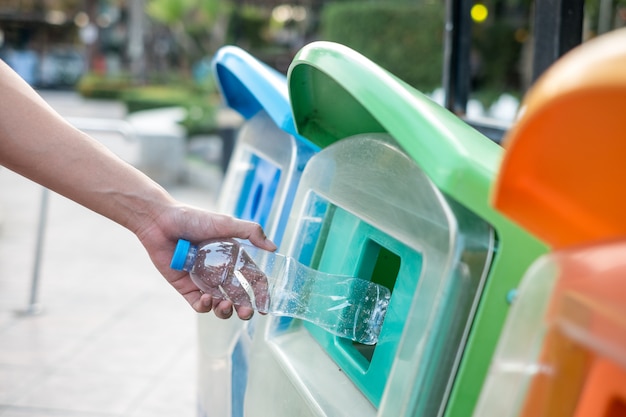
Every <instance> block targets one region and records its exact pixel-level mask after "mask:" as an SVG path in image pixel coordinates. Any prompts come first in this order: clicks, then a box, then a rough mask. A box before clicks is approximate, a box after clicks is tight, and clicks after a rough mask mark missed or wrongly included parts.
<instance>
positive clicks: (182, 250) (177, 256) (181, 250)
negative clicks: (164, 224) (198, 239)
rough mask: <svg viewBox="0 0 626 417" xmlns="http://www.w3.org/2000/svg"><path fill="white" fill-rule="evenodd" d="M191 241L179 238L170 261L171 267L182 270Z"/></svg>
mask: <svg viewBox="0 0 626 417" xmlns="http://www.w3.org/2000/svg"><path fill="white" fill-rule="evenodd" d="M190 247H191V243H190V242H189V241H188V240H185V239H178V243H177V244H176V249H175V250H174V255H172V262H170V268H172V269H176V270H178V271H182V270H183V268H184V267H185V261H186V260H187V253H188V252H189V248H190Z"/></svg>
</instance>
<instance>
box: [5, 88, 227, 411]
mask: <svg viewBox="0 0 626 417" xmlns="http://www.w3.org/2000/svg"><path fill="white" fill-rule="evenodd" d="M45 97H46V98H47V99H49V101H50V103H51V104H53V106H55V107H56V108H58V109H59V110H60V111H61V112H62V114H65V115H70V116H81V115H86V116H93V115H97V116H98V117H103V114H107V115H110V117H119V116H120V115H121V114H123V111H122V110H121V108H120V107H119V106H117V105H116V104H111V103H95V104H93V103H87V104H86V103H84V102H81V101H80V100H79V99H77V98H75V97H66V96H65V95H63V94H49V95H47V96H45ZM101 140H102V141H103V142H105V143H106V144H107V145H110V146H111V147H112V148H113V149H114V150H115V151H116V152H118V153H120V154H124V153H125V152H126V153H127V154H129V155H130V154H132V152H133V150H132V149H127V147H128V146H129V145H128V144H125V143H124V141H123V140H121V139H120V138H112V137H108V138H103V139H101ZM131 162H132V161H131ZM216 189H217V187H216V186H215V184H214V186H213V187H203V188H198V187H190V186H177V187H174V188H171V189H170V191H171V192H172V194H173V195H174V196H175V197H177V198H178V199H180V200H181V201H185V202H188V203H190V204H194V205H197V206H201V207H205V208H209V209H210V208H212V207H213V204H214V200H215V190H216ZM42 194H43V190H42V188H41V187H39V186H38V185H36V184H34V183H32V182H30V181H28V180H25V179H23V178H22V177H20V176H18V175H16V174H14V173H12V172H10V171H8V170H6V169H4V168H0V417H52V416H65V417H72V416H81V417H96V416H100V417H103V416H125V417H144V416H146V417H147V416H150V417H160V416H176V417H191V416H194V415H195V408H196V372H195V364H196V316H195V313H194V312H193V310H192V309H191V307H189V306H188V305H187V304H186V302H185V301H184V300H183V298H182V297H180V296H179V295H178V294H177V293H176V292H175V291H174V290H173V289H172V288H171V287H169V285H168V284H167V283H166V282H165V280H164V279H163V278H162V277H161V276H160V275H159V274H158V273H157V272H156V270H155V269H154V267H153V265H152V264H151V263H150V261H149V259H148V257H147V255H146V254H145V252H144V250H143V247H142V246H141V245H140V244H139V242H138V241H137V240H136V239H135V237H134V236H133V235H132V234H131V233H129V232H128V231H126V230H125V229H123V228H121V227H120V226H117V225H116V224H114V223H112V222H110V221H108V220H107V219H104V218H102V217H100V216H98V215H96V214H94V213H92V212H90V211H88V210H86V209H84V208H83V207H81V206H78V205H76V204H75V203H73V202H71V201H69V200H67V199H65V198H63V197H60V196H58V195H56V194H53V193H51V194H49V207H48V214H47V227H46V234H45V239H44V245H43V248H44V250H43V257H42V263H41V270H40V274H39V276H40V287H39V301H40V304H41V306H42V312H41V314H38V315H33V316H28V315H26V316H25V315H22V314H20V312H21V311H23V310H24V309H26V308H27V306H28V301H29V295H30V285H31V278H32V276H33V262H34V253H35V243H36V235H37V225H38V219H39V209H40V205H41V204H40V203H41V197H42Z"/></svg>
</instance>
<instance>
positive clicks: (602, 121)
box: [494, 29, 626, 248]
mask: <svg viewBox="0 0 626 417" xmlns="http://www.w3.org/2000/svg"><path fill="white" fill-rule="evenodd" d="M504 146H505V147H506V148H507V151H506V153H505V156H504V159H503V162H502V166H501V170H500V174H499V178H498V180H497V181H496V185H495V194H494V205H495V207H496V208H497V209H498V210H500V211H501V212H502V213H504V214H505V215H507V216H509V217H511V218H512V219H513V220H514V221H516V222H517V223H519V224H520V225H521V226H522V227H525V228H526V229H527V230H529V231H530V232H531V233H533V234H534V235H536V236H538V237H539V238H540V239H541V240H543V241H545V242H546V243H548V244H549V245H551V246H553V247H555V248H558V247H563V246H568V245H572V244H578V243H583V242H591V241H596V240H599V239H606V238H614V237H619V236H622V237H623V236H626V29H620V30H617V31H614V32H611V33H609V34H606V35H603V36H600V37H598V38H595V39H593V40H590V41H588V42H585V43H584V44H583V45H581V46H579V47H578V48H576V49H574V50H572V51H571V52H569V53H568V54H566V55H565V56H564V57H562V58H561V59H560V60H559V61H558V62H556V63H555V64H554V65H553V66H552V67H551V68H550V69H549V70H548V71H546V73H545V74H544V75H543V76H542V77H541V78H540V79H539V80H538V81H537V83H536V84H535V85H534V86H533V88H532V89H531V90H530V91H529V93H528V94H527V96H526V98H525V100H524V103H523V106H522V110H521V117H520V118H519V120H518V122H517V123H516V124H515V126H513V128H512V129H511V130H510V131H509V133H508V134H507V136H506V138H505V141H504Z"/></svg>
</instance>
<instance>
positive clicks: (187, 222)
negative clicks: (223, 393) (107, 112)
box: [0, 61, 276, 318]
mask: <svg viewBox="0 0 626 417" xmlns="http://www.w3.org/2000/svg"><path fill="white" fill-rule="evenodd" d="M0 165H3V166H5V167H7V168H9V169H11V170H12V171H15V172H17V173H19V174H21V175H23V176H25V177H27V178H29V179H31V180H33V181H35V182H37V183H39V184H41V185H43V186H45V187H47V188H49V189H51V190H53V191H55V192H57V193H59V194H61V195H64V196H65V197H68V198H70V199H72V200H74V201H75V202H77V203H79V204H81V205H83V206H85V207H87V208H89V209H91V210H93V211H95V212H97V213H99V214H101V215H103V216H105V217H108V218H109V219H111V220H113V221H115V222H117V223H119V224H120V225H122V226H124V227H126V228H127V229H128V230H130V231H131V232H133V233H134V234H135V235H136V236H137V237H138V238H139V240H140V241H141V243H142V244H143V245H144V247H145V248H146V250H147V251H148V254H149V255H150V258H151V259H152V262H153V263H154V265H155V266H156V268H157V269H158V270H159V272H160V273H161V274H162V275H163V276H164V277H165V279H167V280H168V281H169V283H170V284H171V285H172V286H173V287H174V288H175V289H176V290H177V291H178V292H179V293H181V294H182V295H183V297H185V299H186V300H187V302H189V304H190V305H191V306H192V307H193V308H194V309H195V310H196V311H198V312H206V311H210V310H211V309H212V308H213V309H214V310H215V314H216V315H217V316H218V317H222V318H226V317H229V316H230V315H231V314H232V304H231V303H229V302H227V301H221V302H219V301H215V302H214V300H212V299H211V297H210V296H209V295H208V294H202V293H201V292H200V291H199V290H198V288H197V287H196V286H195V285H194V284H193V283H192V282H191V280H190V278H189V275H188V274H187V273H184V272H180V271H173V270H171V269H170V268H169V260H170V258H171V255H172V253H173V251H174V247H175V245H176V241H177V239H178V238H185V239H188V240H191V241H200V240H204V239H207V238H213V237H224V238H230V237H238V238H242V239H249V240H250V241H251V242H252V243H253V244H255V245H257V246H259V247H261V248H263V249H267V250H275V249H276V246H275V245H274V244H273V243H272V242H271V241H269V240H267V239H266V237H265V234H264V233H263V230H262V229H261V227H260V226H259V225H258V224H255V223H251V222H245V221H241V220H236V219H234V218H232V217H229V216H224V215H218V214H214V213H209V212H206V211H203V210H200V209H197V208H193V207H189V206H185V205H183V204H181V203H179V202H177V201H175V200H174V199H173V198H172V197H171V196H170V195H169V194H168V193H167V192H166V191H165V190H164V189H163V188H162V187H161V186H159V185H158V184H157V183H155V182H154V181H152V180H151V179H150V178H148V177H147V176H146V175H144V174H143V173H141V172H140V171H138V170H137V169H135V168H134V167H132V166H131V165H129V164H127V163H126V162H124V161H122V160H121V159H120V158H118V157H117V156H116V155H114V154H113V153H112V152H110V151H109V150H108V149H107V148H105V147H104V146H102V145H101V144H100V143H98V142H97V141H96V140H94V139H92V138H91V137H89V136H88V135H86V134H84V133H82V132H81V131H79V130H77V129H75V128H74V127H73V126H71V125H70V124H69V123H67V122H66V121H65V120H64V119H63V118H62V117H61V116H60V115H58V114H57V113H56V112H55V111H54V110H53V109H52V108H50V107H49V106H48V105H47V104H46V102H45V101H44V100H43V99H42V98H41V97H40V96H39V95H38V94H37V93H36V92H35V91H34V90H33V89H31V88H30V86H29V85H28V84H26V83H25V82H24V81H23V80H22V79H21V78H20V77H19V76H18V75H17V74H15V73H14V72H13V71H12V70H11V69H10V68H9V67H8V66H7V65H6V64H5V63H4V62H2V61H0ZM237 313H238V314H239V316H240V317H241V318H248V317H249V316H251V315H252V311H251V310H248V309H239V310H238V311H237Z"/></svg>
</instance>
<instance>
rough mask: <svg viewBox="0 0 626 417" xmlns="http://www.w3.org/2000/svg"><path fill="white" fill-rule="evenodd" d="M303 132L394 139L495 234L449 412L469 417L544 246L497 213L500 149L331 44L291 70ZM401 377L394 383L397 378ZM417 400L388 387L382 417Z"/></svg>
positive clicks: (400, 372) (405, 351)
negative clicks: (513, 302)
mask: <svg viewBox="0 0 626 417" xmlns="http://www.w3.org/2000/svg"><path fill="white" fill-rule="evenodd" d="M288 83H289V94H290V99H291V103H292V108H293V112H294V119H295V123H296V129H297V130H298V132H299V133H300V134H301V135H302V136H304V137H306V138H307V139H309V140H310V141H312V142H314V143H315V144H317V145H318V146H320V147H326V146H328V145H330V144H332V143H335V142H337V141H338V140H341V139H343V138H345V137H347V136H352V135H357V134H364V133H372V132H387V133H389V134H390V135H391V137H393V139H394V140H395V141H396V142H397V143H398V144H399V145H400V146H401V147H402V148H403V149H404V151H405V152H406V153H407V154H408V155H409V156H410V157H411V158H412V159H414V160H415V162H416V163H417V164H418V165H419V167H420V168H421V169H422V171H423V172H424V173H425V174H426V175H427V176H428V177H429V178H430V180H431V181H432V182H433V183H434V184H435V185H436V187H438V188H439V190H441V191H442V192H443V193H444V194H446V195H447V196H449V197H451V198H452V199H454V200H455V201H456V202H458V203H459V204H460V205H461V206H463V207H464V208H465V209H467V210H469V211H470V212H472V213H474V214H475V215H477V216H478V217H479V218H481V219H483V220H484V221H485V222H486V223H488V224H489V225H491V227H493V229H494V230H495V234H496V236H497V241H498V250H497V253H496V254H495V257H494V259H493V262H492V265H491V269H490V271H489V275H488V277H487V280H486V283H485V285H484V287H483V289H482V296H481V298H480V302H479V305H478V309H477V312H476V316H475V320H474V323H473V325H472V329H471V332H470V334H469V336H468V338H467V343H466V345H465V350H464V353H463V356H462V358H461V362H460V365H459V370H458V373H457V375H456V379H455V381H454V384H453V386H452V387H451V394H450V397H449V398H450V399H449V401H448V404H447V407H446V409H445V415H446V416H448V417H464V416H468V415H471V411H472V410H473V408H474V406H475V403H476V401H477V398H478V395H479V394H480V390H481V387H482V384H483V381H484V379H485V374H486V372H487V369H488V366H489V363H490V361H491V358H492V356H493V352H494V349H495V346H496V344H497V341H498V337H499V335H500V332H501V329H502V327H503V324H504V319H505V317H506V314H507V312H508V308H509V305H508V303H507V294H508V293H509V291H511V290H512V289H513V288H515V287H516V286H517V285H518V283H519V280H520V279H521V277H522V275H523V273H524V271H525V270H526V269H527V268H528V266H529V265H530V264H531V263H532V261H533V260H535V259H536V258H537V257H538V256H539V255H541V254H542V253H544V252H546V250H547V248H546V247H545V245H543V244H542V243H540V242H539V241H537V240H536V239H535V238H533V237H532V236H531V235H529V234H528V233H527V232H525V231H523V230H522V229H520V228H519V227H517V226H515V225H514V224H513V223H512V222H510V221H509V220H508V219H506V218H505V217H503V216H502V215H501V214H499V213H498V212H496V211H495V210H494V209H493V207H492V206H491V204H490V190H491V188H492V184H493V181H494V179H495V176H496V172H497V171H498V168H499V164H500V161H501V159H502V152H503V151H502V148H500V147H499V146H498V145H497V144H495V143H494V142H492V141H491V140H489V139H488V138H486V137H485V136H483V135H482V134H480V133H479V132H477V131H476V130H475V129H473V128H472V127H470V126H468V125H467V124H466V123H464V122H463V121H462V120H460V119H459V118H458V117H456V116H455V115H454V114H452V113H450V112H449V111H448V110H446V109H444V108H442V107H441V106H439V105H438V104H436V103H434V102H433V101H432V100H430V99H429V98H428V97H426V96H425V95H423V94H422V93H420V92H419V91H417V90H415V89H414V88H412V87H410V86H408V85H407V84H405V83H404V82H402V81H401V80H399V79H398V78H396V77H394V76H393V75H391V74H390V73H389V72H387V71H385V70H384V69H382V68H380V67H379V66H378V65H376V64H375V63H373V62H371V61H370V60H368V59H367V58H365V57H363V56H362V55H360V54H358V53H357V52H355V51H353V50H351V49H349V48H347V47H345V46H342V45H339V44H335V43H330V42H315V43H312V44H309V45H307V46H305V47H304V48H303V49H302V50H301V51H300V52H299V53H298V54H297V55H296V57H295V59H294V61H293V62H292V65H291V66H290V69H289V73H288ZM422 337H423V336H422V335H419V334H415V333H411V332H409V333H406V334H405V335H403V338H402V341H401V344H400V347H399V351H398V353H397V355H398V356H399V357H403V358H408V359H407V361H406V362H404V361H403V363H402V364H401V363H396V364H395V365H394V367H393V368H392V370H391V373H392V376H391V377H390V380H394V381H402V380H403V379H404V380H405V381H410V380H411V379H412V378H415V376H416V375H417V372H418V370H417V365H415V368H413V369H409V368H410V366H409V367H407V366H406V363H409V364H415V363H416V362H415V361H412V360H411V359H410V358H411V357H412V356H413V355H414V354H415V351H416V349H415V346H419V345H420V343H422V342H423V340H421V339H422ZM394 373H395V374H397V377H394V376H393V374H394ZM418 402H419V393H417V392H412V391H411V390H408V389H406V388H405V387H402V386H387V387H386V388H385V393H384V395H383V398H382V400H381V403H380V416H387V417H398V416H411V417H413V416H417V415H422V414H420V405H419V404H418Z"/></svg>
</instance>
